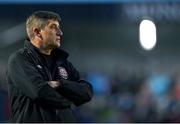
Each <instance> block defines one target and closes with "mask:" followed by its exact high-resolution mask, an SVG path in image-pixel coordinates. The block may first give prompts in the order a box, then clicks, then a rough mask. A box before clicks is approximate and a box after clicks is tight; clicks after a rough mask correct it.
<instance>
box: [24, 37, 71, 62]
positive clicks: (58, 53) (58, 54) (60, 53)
mask: <svg viewBox="0 0 180 124" xmlns="http://www.w3.org/2000/svg"><path fill="white" fill-rule="evenodd" d="M24 47H25V48H27V49H28V50H30V51H31V52H33V53H37V54H40V55H41V54H42V53H40V52H39V49H38V48H36V47H35V46H33V44H32V43H31V42H30V40H29V39H26V40H25V43H24ZM51 55H52V56H53V58H54V57H55V58H56V59H61V60H62V59H63V60H65V59H67V58H68V56H69V54H68V53H67V52H66V51H65V50H63V49H61V48H56V49H54V50H53V51H52V52H51Z"/></svg>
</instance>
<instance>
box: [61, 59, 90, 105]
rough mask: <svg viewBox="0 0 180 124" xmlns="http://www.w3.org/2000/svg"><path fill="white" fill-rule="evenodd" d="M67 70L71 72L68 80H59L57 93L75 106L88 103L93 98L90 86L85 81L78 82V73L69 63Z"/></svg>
mask: <svg viewBox="0 0 180 124" xmlns="http://www.w3.org/2000/svg"><path fill="white" fill-rule="evenodd" d="M69 68H70V70H71V71H69V72H71V73H70V79H69V80H65V79H62V78H61V79H60V84H61V86H60V88H59V93H60V94H62V95H63V96H65V97H66V98H68V99H69V100H70V101H72V102H73V103H74V104H75V105H76V106H79V105H82V104H84V103H86V102H88V101H90V100H91V99H92V97H93V87H92V85H91V84H90V83H89V82H87V81H85V80H80V77H79V72H78V71H77V70H76V69H75V68H74V67H73V65H72V64H71V63H70V62H69Z"/></svg>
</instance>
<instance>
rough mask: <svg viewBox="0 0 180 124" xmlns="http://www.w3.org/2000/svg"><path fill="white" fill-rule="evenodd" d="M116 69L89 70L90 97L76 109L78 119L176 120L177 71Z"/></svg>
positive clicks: (179, 103) (179, 118) (179, 116)
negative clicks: (106, 70) (93, 94)
mask: <svg viewBox="0 0 180 124" xmlns="http://www.w3.org/2000/svg"><path fill="white" fill-rule="evenodd" d="M178 70H179V69H178V68H177V67H175V70H174V72H172V73H170V70H165V69H164V68H162V67H155V68H154V69H151V71H148V72H147V71H143V70H138V71H134V72H132V71H129V72H128V71H127V70H124V69H122V70H119V72H118V73H116V74H114V75H111V76H109V75H108V76H107V75H106V74H103V73H97V72H92V73H88V75H86V78H87V79H88V80H89V81H90V82H91V83H92V84H93V86H94V92H95V96H94V98H93V100H92V101H91V102H90V103H88V104H85V105H84V106H83V107H81V108H78V109H77V110H76V111H77V112H79V114H78V118H79V120H80V121H81V122H122V123H126V122H127V123H135V122H136V123H138V122H157V123H160V122H180V111H179V110H180V72H179V71H178Z"/></svg>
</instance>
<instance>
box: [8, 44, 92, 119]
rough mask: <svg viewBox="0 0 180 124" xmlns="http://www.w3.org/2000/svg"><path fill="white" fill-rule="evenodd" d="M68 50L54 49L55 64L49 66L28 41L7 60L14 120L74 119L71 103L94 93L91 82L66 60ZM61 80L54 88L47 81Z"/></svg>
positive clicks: (76, 103) (80, 102) (79, 101)
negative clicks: (59, 84) (83, 77)
mask: <svg viewBox="0 0 180 124" xmlns="http://www.w3.org/2000/svg"><path fill="white" fill-rule="evenodd" d="M67 57H68V53H67V52H65V51H63V50H61V49H56V50H54V51H53V52H52V58H53V62H54V66H53V69H52V71H50V70H49V69H48V68H47V63H46V60H45V59H44V58H43V56H42V54H40V53H39V52H38V50H37V49H36V48H35V47H34V46H33V45H32V44H31V43H30V41H25V46H24V48H23V49H20V50H19V51H17V52H15V53H14V54H12V55H11V56H10V58H9V61H8V71H7V79H8V84H9V96H10V104H11V111H12V114H11V117H10V120H11V122H75V121H76V119H75V117H74V115H73V113H72V110H71V104H74V105H76V106H79V105H81V104H84V103H86V102H88V101H90V100H91V98H92V96H93V92H92V86H91V85H90V83H88V82H86V81H84V80H80V77H79V73H78V71H77V70H76V69H75V68H74V67H73V65H72V64H71V63H70V62H69V61H68V60H67ZM52 80H58V81H60V83H61V86H59V87H58V89H56V90H55V89H53V88H52V87H50V86H49V85H48V83H47V82H48V81H52Z"/></svg>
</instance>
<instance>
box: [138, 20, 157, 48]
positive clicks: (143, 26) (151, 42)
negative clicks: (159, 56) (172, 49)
mask: <svg viewBox="0 0 180 124" xmlns="http://www.w3.org/2000/svg"><path fill="white" fill-rule="evenodd" d="M139 37H140V44H141V46H142V47H143V48H144V49H145V50H152V49H153V48H154V47H155V45H156V26H155V24H154V23H153V22H152V21H150V20H143V21H142V22H141V23H140V26H139Z"/></svg>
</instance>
